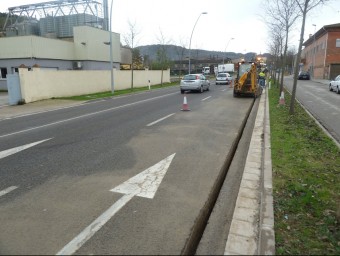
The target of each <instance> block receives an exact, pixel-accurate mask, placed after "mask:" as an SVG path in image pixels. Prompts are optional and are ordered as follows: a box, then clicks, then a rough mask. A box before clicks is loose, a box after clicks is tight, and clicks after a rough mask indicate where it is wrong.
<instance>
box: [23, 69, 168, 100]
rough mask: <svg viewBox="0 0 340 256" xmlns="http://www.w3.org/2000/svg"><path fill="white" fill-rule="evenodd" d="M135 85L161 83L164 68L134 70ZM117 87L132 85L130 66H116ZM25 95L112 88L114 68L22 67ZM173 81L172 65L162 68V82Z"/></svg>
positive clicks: (46, 95)
mask: <svg viewBox="0 0 340 256" xmlns="http://www.w3.org/2000/svg"><path fill="white" fill-rule="evenodd" d="M133 74H134V76H133V81H134V85H133V87H134V88H138V87H143V86H147V85H148V81H149V80H150V84H151V85H154V84H160V83H161V75H162V71H160V70H137V71H134V72H133ZM113 75H114V90H122V89H128V88H131V70H127V71H125V70H115V69H114V73H113ZM19 77H20V87H21V94H22V98H23V99H24V100H25V102H26V103H29V102H33V101H38V100H44V99H50V98H53V97H69V96H77V95H84V94H90V93H97V92H105V91H111V72H110V71H109V70H79V71H74V70H59V71H55V70H44V69H40V68H33V70H32V71H28V70H27V69H23V68H20V69H19ZM169 82H170V69H168V70H165V71H163V83H169Z"/></svg>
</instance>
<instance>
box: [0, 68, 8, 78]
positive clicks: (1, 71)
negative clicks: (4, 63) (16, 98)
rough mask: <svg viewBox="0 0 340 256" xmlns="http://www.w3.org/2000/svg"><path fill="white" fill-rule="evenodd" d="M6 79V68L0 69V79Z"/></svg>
mask: <svg viewBox="0 0 340 256" xmlns="http://www.w3.org/2000/svg"><path fill="white" fill-rule="evenodd" d="M6 77H7V68H0V78H6Z"/></svg>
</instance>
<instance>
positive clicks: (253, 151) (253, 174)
mask: <svg viewBox="0 0 340 256" xmlns="http://www.w3.org/2000/svg"><path fill="white" fill-rule="evenodd" d="M263 96H264V97H263ZM259 100H260V105H259V108H258V111H257V116H256V120H255V126H254V130H253V134H252V138H251V141H250V145H249V150H248V155H247V159H246V164H245V168H244V172H243V176H242V181H241V185H240V189H239V193H238V197H237V200H236V205H235V209H234V215H233V218H232V221H231V226H230V230H229V235H228V239H227V243H226V247H225V251H224V255H274V254H275V233H274V206H273V195H272V190H273V188H272V162H271V146H270V121H269V120H270V119H269V99H268V94H267V89H265V90H264V91H263V93H262V97H261V98H260V99H259Z"/></svg>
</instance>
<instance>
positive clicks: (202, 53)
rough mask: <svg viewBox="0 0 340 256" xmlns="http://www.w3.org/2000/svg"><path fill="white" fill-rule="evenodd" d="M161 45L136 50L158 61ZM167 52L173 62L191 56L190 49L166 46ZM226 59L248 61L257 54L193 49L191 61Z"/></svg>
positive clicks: (141, 47) (267, 55) (140, 47)
mask: <svg viewBox="0 0 340 256" xmlns="http://www.w3.org/2000/svg"><path fill="white" fill-rule="evenodd" d="M159 47H160V45H159V44H153V45H145V46H138V47H136V48H138V49H139V51H140V54H141V55H143V56H148V57H149V59H150V60H156V59H157V51H158V49H159ZM165 48H166V51H167V57H168V58H169V59H170V60H171V61H176V60H180V59H181V56H183V57H182V59H184V58H185V57H187V56H188V55H189V49H186V48H183V47H181V46H176V45H166V46H165ZM224 54H225V56H224V59H226V58H230V59H232V60H233V59H238V58H241V57H243V56H245V58H246V59H251V58H252V57H253V56H254V55H255V53H254V52H248V53H246V54H245V55H244V54H242V53H235V52H226V53H224V52H221V51H207V50H200V49H191V53H190V56H191V59H211V60H213V59H223V55H224ZM261 55H262V56H265V57H269V56H271V55H270V54H269V53H264V54H261Z"/></svg>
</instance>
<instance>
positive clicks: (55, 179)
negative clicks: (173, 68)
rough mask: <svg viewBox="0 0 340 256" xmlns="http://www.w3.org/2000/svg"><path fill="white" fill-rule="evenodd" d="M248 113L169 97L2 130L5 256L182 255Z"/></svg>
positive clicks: (203, 98)
mask: <svg viewBox="0 0 340 256" xmlns="http://www.w3.org/2000/svg"><path fill="white" fill-rule="evenodd" d="M184 96H185V97H187V102H188V105H189V108H190V109H191V111H187V112H183V111H180V109H181V108H182V104H183V97H184ZM252 103H253V99H251V98H233V96H232V89H230V88H228V86H215V85H212V86H211V90H210V91H209V92H204V93H203V94H200V93H190V94H185V95H181V94H180V92H179V88H178V87H172V88H167V89H162V90H155V91H151V92H146V93H141V94H136V95H130V96H125V97H117V98H114V99H111V98H110V99H105V100H101V101H97V102H91V103H88V104H83V105H81V106H76V107H72V108H67V109H61V110H56V111H52V112H46V113H38V114H34V115H27V116H22V117H17V118H10V119H5V120H1V121H0V127H1V129H0V226H1V231H2V232H1V233H0V254H57V253H60V254H69V253H75V254H181V253H182V252H183V251H185V250H186V248H187V247H188V243H190V241H191V240H192V237H193V236H194V234H193V232H194V231H193V230H195V225H197V222H198V220H199V219H200V216H201V214H202V211H204V210H205V207H206V205H207V203H208V202H209V200H211V193H212V191H213V189H214V186H215V183H216V179H218V177H219V176H220V174H221V171H222V170H221V169H222V166H223V165H224V164H225V161H226V159H227V157H228V154H229V151H230V149H231V147H232V145H233V143H234V142H235V138H236V136H237V135H238V134H239V132H240V127H241V126H242V123H243V121H244V120H245V118H246V115H247V113H248V111H249V109H250V108H251V106H252ZM32 143H36V144H32ZM24 145H26V148H25V147H23V146H24ZM150 167H152V168H150ZM143 171H146V172H143ZM142 172H143V174H141V173H142ZM138 174H140V175H138ZM137 175H138V176H137ZM230 178H232V177H230ZM131 179H132V181H131ZM126 181H130V182H131V183H130V184H127V185H126V186H124V187H122V186H120V185H121V184H123V183H124V182H126ZM133 182H134V183H133ZM111 190H113V191H111ZM236 192H237V191H236ZM226 204H228V202H226ZM99 227H100V228H99ZM74 239H75V240H74Z"/></svg>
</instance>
